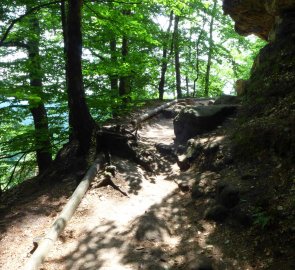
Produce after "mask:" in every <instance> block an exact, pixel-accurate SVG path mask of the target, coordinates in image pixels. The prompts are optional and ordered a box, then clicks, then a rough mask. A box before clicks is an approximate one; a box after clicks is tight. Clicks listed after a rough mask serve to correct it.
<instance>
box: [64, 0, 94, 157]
mask: <svg viewBox="0 0 295 270" xmlns="http://www.w3.org/2000/svg"><path fill="white" fill-rule="evenodd" d="M82 5H83V1H82V0H69V2H68V15H67V19H68V29H67V37H68V44H67V57H66V62H67V82H68V85H67V93H68V107H69V124H70V128H72V132H73V133H72V134H73V139H77V140H78V142H79V154H81V155H84V154H87V153H88V150H89V148H90V143H91V137H92V132H93V129H94V120H93V118H92V117H91V115H90V112H89V109H88V106H87V104H86V98H85V91H84V87H83V77H82V64H81V56H82V32H81V9H82Z"/></svg>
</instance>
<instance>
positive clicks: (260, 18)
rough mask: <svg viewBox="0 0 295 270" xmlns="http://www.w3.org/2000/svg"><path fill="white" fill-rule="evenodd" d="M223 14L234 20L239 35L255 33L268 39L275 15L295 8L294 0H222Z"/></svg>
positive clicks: (275, 18) (277, 15)
mask: <svg viewBox="0 0 295 270" xmlns="http://www.w3.org/2000/svg"><path fill="white" fill-rule="evenodd" d="M223 9H224V12H225V14H229V15H230V16H231V17H232V18H233V20H234V21H235V23H236V25H235V28H236V31H237V32H238V33H239V34H241V35H249V34H255V35H257V36H259V37H261V38H263V39H265V40H269V38H271V37H270V33H271V32H272V29H273V27H274V26H275V24H276V21H277V17H280V16H281V15H283V14H285V13H287V12H289V11H293V10H295V1H294V0H223Z"/></svg>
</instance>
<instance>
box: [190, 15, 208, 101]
mask: <svg viewBox="0 0 295 270" xmlns="http://www.w3.org/2000/svg"><path fill="white" fill-rule="evenodd" d="M205 22H206V21H205V19H204V20H203V27H202V29H201V30H200V33H199V36H198V39H197V43H196V51H197V59H196V72H197V76H196V78H195V79H194V89H193V97H195V96H196V92H197V89H196V86H197V82H198V80H199V77H200V43H201V40H202V36H203V33H204V28H205Z"/></svg>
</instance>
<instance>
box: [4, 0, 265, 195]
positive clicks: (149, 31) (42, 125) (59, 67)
mask: <svg viewBox="0 0 295 270" xmlns="http://www.w3.org/2000/svg"><path fill="white" fill-rule="evenodd" d="M80 9H81V10H80ZM80 20H81V25H80V24H79V21H80ZM80 30H81V31H80ZM262 45H264V44H263V42H262V41H259V40H256V39H254V38H244V37H241V36H239V35H237V34H236V33H235V32H234V30H233V25H232V22H231V20H230V19H229V18H228V17H225V16H223V14H222V9H221V1H219V0H215V1H207V0H193V1H183V0H182V1H170V0H153V1H134V0H122V1H116V0H111V1H108V0H105V1H104V0H102V1H87V0H85V1H81V0H69V1H66V0H64V1H63V0H59V1H45V0H38V1H32V0H15V1H7V0H2V1H1V5H0V57H1V58H0V74H1V80H0V117H1V121H0V160H1V162H0V191H1V190H5V189H8V188H11V187H12V186H14V185H16V184H18V183H20V182H22V181H23V180H24V179H27V178H29V177H32V176H35V175H36V174H38V173H40V172H42V171H43V170H45V169H46V167H47V166H49V164H50V163H51V162H52V160H53V159H54V157H55V155H56V153H57V151H58V150H59V149H60V148H61V146H62V145H63V144H64V143H66V142H67V141H68V140H71V138H72V137H73V136H74V137H75V136H76V137H77V138H78V139H79V138H80V139H81V140H82V139H83V138H85V130H88V133H89V134H88V135H89V136H91V135H90V133H91V127H92V121H93V122H94V121H95V122H98V123H104V122H105V121H107V120H108V119H111V118H112V117H114V116H115V115H119V114H124V113H125V112H126V110H129V109H130V108H132V107H133V106H135V105H134V104H137V103H136V101H143V100H146V99H155V98H160V99H163V98H174V97H176V96H178V97H204V96H217V95H220V94H221V93H222V92H232V93H233V92H234V91H233V90H232V89H233V84H234V82H235V81H236V80H237V79H241V78H247V77H248V75H249V72H250V69H251V66H252V61H253V59H254V57H255V55H256V54H257V52H258V50H259V49H260V48H261V46H262ZM80 56H81V57H82V58H81V63H80V62H79V60H77V59H79V57H80ZM77 61H78V62H77ZM80 69H81V72H82V73H81V78H80V77H79V76H78V77H77V75H76V74H79V72H80ZM77 108H79V110H78V111H77V110H76V109H77ZM81 125H82V126H81ZM79 129H81V130H83V134H81V133H79ZM88 139H89V138H88ZM88 139H87V140H88ZM85 143H86V144H87V142H85Z"/></svg>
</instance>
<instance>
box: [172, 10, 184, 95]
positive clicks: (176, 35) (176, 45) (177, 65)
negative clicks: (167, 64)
mask: <svg viewBox="0 0 295 270" xmlns="http://www.w3.org/2000/svg"><path fill="white" fill-rule="evenodd" d="M178 25H179V16H178V15H176V16H175V20H174V57H175V77H176V93H177V98H182V92H181V75H180V60H179V29H178Z"/></svg>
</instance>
